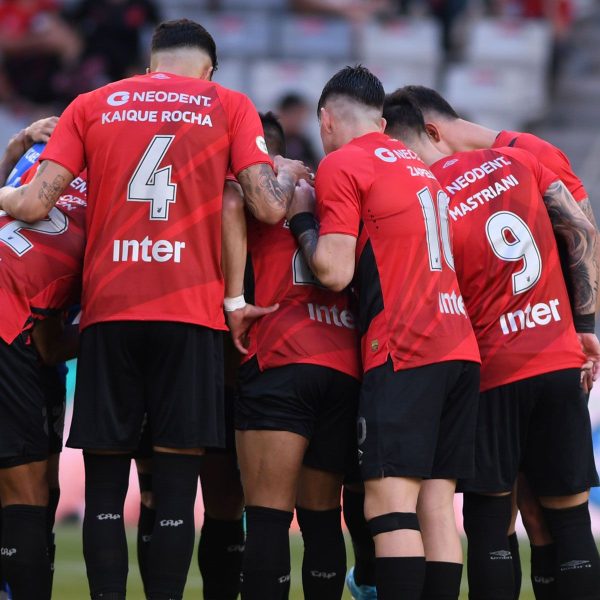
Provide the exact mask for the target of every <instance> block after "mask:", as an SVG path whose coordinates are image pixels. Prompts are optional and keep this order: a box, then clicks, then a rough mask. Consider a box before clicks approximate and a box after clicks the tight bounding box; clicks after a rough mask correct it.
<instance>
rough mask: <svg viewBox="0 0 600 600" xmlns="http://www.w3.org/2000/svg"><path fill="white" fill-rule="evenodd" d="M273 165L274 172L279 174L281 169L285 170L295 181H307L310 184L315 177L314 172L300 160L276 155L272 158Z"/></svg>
mask: <svg viewBox="0 0 600 600" xmlns="http://www.w3.org/2000/svg"><path fill="white" fill-rule="evenodd" d="M273 166H274V168H275V173H277V174H279V173H280V172H281V171H283V170H286V171H288V172H289V173H290V174H291V175H292V177H294V178H295V179H296V180H297V181H301V180H304V181H308V182H309V183H310V184H311V185H312V182H313V181H314V179H315V176H314V173H313V172H312V171H311V170H310V169H309V168H308V167H307V166H306V165H305V164H304V163H303V162H302V161H301V160H292V159H291V158H284V157H283V156H280V155H277V156H276V157H275V158H274V159H273Z"/></svg>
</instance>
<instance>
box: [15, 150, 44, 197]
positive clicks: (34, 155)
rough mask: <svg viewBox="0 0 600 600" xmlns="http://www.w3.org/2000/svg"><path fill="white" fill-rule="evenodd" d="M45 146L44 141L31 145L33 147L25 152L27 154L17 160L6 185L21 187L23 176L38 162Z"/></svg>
mask: <svg viewBox="0 0 600 600" xmlns="http://www.w3.org/2000/svg"><path fill="white" fill-rule="evenodd" d="M45 147H46V144H43V143H39V144H34V145H33V146H31V148H29V150H27V152H25V154H23V156H21V158H20V159H19V160H18V161H17V164H16V165H15V167H14V169H13V170H12V171H11V172H10V175H9V176H8V179H7V180H6V184H5V185H8V186H10V187H14V188H16V187H19V186H20V185H21V178H22V177H23V175H24V174H25V173H26V172H27V171H29V169H31V167H33V165H34V164H35V163H36V162H37V160H38V158H39V157H40V154H41V153H42V152H43V151H44V148H45Z"/></svg>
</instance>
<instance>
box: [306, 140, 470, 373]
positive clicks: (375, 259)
mask: <svg viewBox="0 0 600 600" xmlns="http://www.w3.org/2000/svg"><path fill="white" fill-rule="evenodd" d="M316 195H317V214H318V217H319V221H320V235H327V234H333V233H339V234H345V235H351V236H353V237H356V238H358V241H357V247H356V274H355V275H356V283H357V286H358V295H359V318H358V321H359V331H360V333H361V335H362V343H361V346H362V358H363V370H364V371H365V372H366V371H368V370H369V369H372V368H374V367H377V366H379V365H381V364H383V363H384V362H385V361H386V360H387V358H388V356H390V357H391V359H392V362H393V365H394V370H399V369H409V368H414V367H420V366H423V365H427V364H432V363H437V362H443V361H449V360H470V361H476V362H479V352H478V349H477V342H476V340H475V335H474V333H473V329H472V327H471V324H470V322H469V319H468V317H467V313H466V311H465V307H464V304H463V300H462V296H461V292H460V289H459V287H458V282H457V280H456V275H455V274H454V271H453V268H452V253H451V248H450V238H449V234H448V229H447V224H448V222H447V212H446V203H445V202H444V201H443V197H442V196H443V192H442V190H441V188H440V186H439V184H438V182H437V181H436V179H435V177H434V176H433V175H432V174H431V172H430V171H429V170H428V169H427V167H426V166H425V165H424V164H423V163H422V162H421V161H420V160H419V158H418V157H417V155H416V154H415V153H414V152H413V151H412V150H409V149H408V148H406V146H404V145H403V144H402V143H401V142H399V141H397V140H394V139H392V138H390V137H388V136H387V135H385V134H383V133H370V134H367V135H364V136H362V137H359V138H356V139H354V140H352V141H351V142H350V143H348V144H346V145H345V146H343V147H342V148H340V149H339V150H337V151H335V152H332V153H331V154H329V155H328V156H327V157H325V159H323V161H322V162H321V164H320V166H319V169H318V171H317V177H316ZM438 207H439V208H438Z"/></svg>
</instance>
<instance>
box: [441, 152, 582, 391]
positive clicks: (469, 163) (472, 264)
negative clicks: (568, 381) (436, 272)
mask: <svg viewBox="0 0 600 600" xmlns="http://www.w3.org/2000/svg"><path fill="white" fill-rule="evenodd" d="M431 169H432V171H433V172H434V174H435V175H436V176H437V178H438V180H439V181H440V183H441V184H442V186H444V189H445V190H446V192H447V193H448V195H449V197H450V211H449V215H450V222H451V224H452V232H453V240H454V241H453V247H454V259H455V267H456V273H457V276H458V280H459V282H460V286H461V290H462V292H463V296H464V300H465V304H466V306H467V311H468V313H469V316H470V318H471V321H472V323H473V327H474V329H475V334H476V335H477V341H478V342H479V349H480V351H481V358H482V367H481V389H482V391H483V390H486V389H490V388H493V387H496V386H499V385H504V384H506V383H510V382H511V381H518V380H521V379H525V378H527V377H533V376H534V375H539V374H542V373H547V372H550V371H556V370H559V369H567V368H579V367H580V366H581V365H582V364H583V362H584V358H583V354H582V352H581V348H580V344H579V341H578V339H577V336H576V334H575V329H574V327H573V318H572V314H571V308H570V305H569V298H568V295H567V290H566V288H565V284H564V280H563V277H562V271H561V267H560V260H559V256H558V250H557V248H556V241H555V237H554V232H553V229H552V225H551V223H550V218H549V217H548V212H547V210H546V207H545V204H544V201H543V199H542V195H543V193H544V192H545V191H546V190H547V189H548V187H549V185H550V184H551V183H553V182H554V181H556V180H557V177H556V175H555V174H554V173H552V172H551V171H549V170H548V169H547V168H546V167H544V166H543V165H541V164H540V163H539V162H538V160H537V159H536V158H535V157H534V156H533V155H532V154H530V153H529V152H526V151H524V150H520V149H515V148H499V149H489V150H477V151H474V152H464V153H459V154H455V155H454V156H452V157H449V158H448V159H443V160H440V161H438V162H437V163H435V164H434V165H432V167H431ZM482 190H485V191H486V193H485V194H482V193H481V192H482ZM492 218H493V220H492ZM517 218H518V219H520V223H522V225H519V221H517ZM523 227H526V228H527V229H528V230H529V232H530V235H527V232H526V231H525V230H524V229H523ZM531 239H533V243H532V242H531ZM520 242H522V244H521V243H520ZM525 244H526V245H525ZM511 246H512V247H513V248H514V252H513V253H512V258H513V260H507V259H506V257H507V256H510V254H509V252H510V247H511ZM536 248H537V250H536ZM523 253H525V258H520V256H521V254H523ZM501 256H504V257H505V258H501ZM536 257H537V258H536ZM523 270H524V272H523V273H522V274H521V275H519V272H520V271H523ZM519 311H522V312H519ZM511 313H512V316H511Z"/></svg>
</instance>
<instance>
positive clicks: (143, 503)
mask: <svg viewBox="0 0 600 600" xmlns="http://www.w3.org/2000/svg"><path fill="white" fill-rule="evenodd" d="M146 432H148V434H146ZM148 444H149V445H150V446H149V448H148ZM133 457H134V459H135V466H136V470H137V475H138V484H139V486H140V514H139V516H138V526H137V540H136V542H137V543H136V549H137V558H138V567H139V569H140V576H141V578H142V583H143V585H144V590H146V589H147V586H148V553H149V552H150V543H151V542H152V532H153V531H154V521H155V517H156V510H155V508H154V494H153V492H152V478H153V474H152V440H151V439H150V434H149V429H148V428H147V427H146V428H145V430H144V432H143V433H142V440H141V442H140V446H139V447H138V449H137V450H136V452H135V453H134V455H133Z"/></svg>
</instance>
